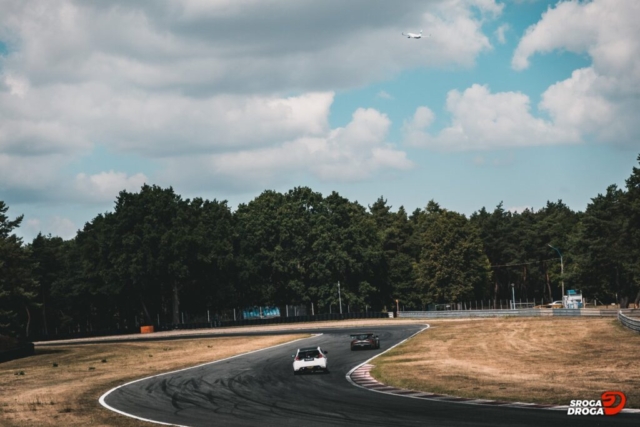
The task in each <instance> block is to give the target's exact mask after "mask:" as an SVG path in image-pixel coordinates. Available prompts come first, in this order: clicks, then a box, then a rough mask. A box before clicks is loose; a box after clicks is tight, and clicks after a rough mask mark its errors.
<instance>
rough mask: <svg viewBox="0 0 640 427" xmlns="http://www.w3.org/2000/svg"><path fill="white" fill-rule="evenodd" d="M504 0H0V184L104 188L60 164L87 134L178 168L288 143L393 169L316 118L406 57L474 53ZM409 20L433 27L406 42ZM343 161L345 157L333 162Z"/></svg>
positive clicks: (390, 161) (60, 194)
mask: <svg viewBox="0 0 640 427" xmlns="http://www.w3.org/2000/svg"><path fill="white" fill-rule="evenodd" d="M283 7H286V10H287V13H281V10H282V8H283ZM502 7H503V6H502V5H501V4H499V3H497V1H496V0H434V1H431V2H427V3H425V2H424V1H422V0H407V1H403V2H402V3H401V4H395V3H394V4H391V3H385V2H378V3H374V4H372V3H371V2H369V1H365V0H353V1H350V2H346V3H345V2H342V1H338V0H326V1H322V2H317V1H313V0H301V1H298V2H295V4H292V3H291V2H288V1H286V0H266V1H263V0H260V1H258V0H245V1H243V2H231V1H228V0H217V1H205V2H203V1H188V0H182V1H175V2H168V3H167V2H143V3H132V2H128V1H114V2H108V3H103V2H83V1H73V0H33V1H29V2H4V3H2V5H1V6H0V39H1V40H2V41H3V43H4V44H5V45H6V46H7V50H8V53H7V54H3V55H0V70H2V71H1V72H0V188H1V189H2V190H3V191H4V192H5V194H11V195H13V197H14V198H16V197H17V198H18V199H20V200H27V199H32V200H35V199H39V200H42V199H43V198H53V199H57V200H62V199H71V200H74V201H75V200H76V196H74V195H73V194H71V192H70V191H69V190H68V188H71V187H74V185H77V186H79V187H78V188H79V189H80V190H82V191H80V192H79V193H78V194H79V195H84V196H85V197H88V199H87V200H88V202H91V203H93V202H95V200H96V199H100V200H102V199H103V198H106V197H107V194H108V193H110V192H111V191H112V189H113V188H112V187H109V186H108V185H107V184H106V183H105V182H102V183H101V182H99V181H95V179H94V178H95V176H94V177H89V176H84V175H83V176H82V177H80V178H77V181H76V182H75V183H73V174H71V178H69V177H68V176H65V175H64V174H67V175H69V173H68V169H69V168H70V165H76V166H77V164H78V162H80V161H81V159H82V158H83V157H85V156H87V155H88V154H89V153H91V152H92V151H93V150H94V149H95V147H96V145H100V146H102V147H105V149H106V150H108V151H109V152H112V153H114V154H115V155H121V154H123V153H124V154H130V153H134V154H136V155H137V156H139V158H143V159H152V161H155V159H162V160H161V162H159V163H161V164H162V165H180V167H181V169H180V170H175V169H173V170H167V171H159V172H158V174H159V175H160V176H170V175H172V174H175V175H176V176H178V177H180V178H181V179H182V178H184V179H187V178H189V179H187V180H188V181H189V180H190V181H191V182H196V181H198V176H197V175H196V173H195V172H193V168H192V167H191V166H190V164H189V163H188V162H184V161H183V159H184V158H203V159H221V158H222V159H224V158H229V159H236V160H237V159H240V158H242V156H247V153H250V154H251V155H250V156H249V157H250V158H251V159H253V156H255V155H256V154H255V153H263V154H265V155H279V154H274V153H278V152H279V151H278V150H280V151H282V150H284V149H285V148H284V147H289V146H288V145H287V144H291V145H292V146H291V147H290V148H291V150H292V152H291V153H289V152H286V153H284V154H283V155H285V157H286V156H292V155H293V153H298V154H297V155H299V156H302V157H303V158H304V159H305V160H304V162H306V163H305V164H306V165H307V166H308V167H307V169H306V170H308V171H310V172H311V173H312V174H315V175H316V176H323V177H326V176H342V175H344V176H347V175H349V176H353V177H363V176H370V175H371V174H373V173H375V172H376V171H381V170H385V169H402V168H404V167H407V165H408V160H407V159H406V155H405V154H404V153H403V152H400V151H398V150H396V149H394V148H390V147H389V146H387V145H385V144H386V143H382V142H377V143H376V144H377V145H375V147H368V148H367V149H365V151H363V152H362V153H356V152H354V150H355V148H353V149H349V150H346V149H345V148H344V147H343V146H339V147H338V145H339V144H346V143H345V142H340V143H339V142H338V141H339V140H340V137H339V136H335V135H334V134H333V133H332V131H331V130H330V129H329V125H328V118H329V108H330V106H331V104H332V102H333V91H334V90H339V89H345V88H353V87H362V86H363V85H366V84H369V83H371V82H374V81H378V80H380V79H384V78H390V77H392V76H394V75H395V74H397V73H399V72H400V71H402V70H404V69H411V68H418V67H447V68H452V67H453V68H455V67H468V66H472V65H473V64H474V62H475V59H476V57H477V56H478V55H479V54H480V53H481V52H483V51H486V50H489V49H491V44H490V42H489V39H488V38H487V37H486V36H485V35H484V34H483V32H482V25H483V24H484V23H485V22H486V21H487V20H488V19H493V18H494V17H496V16H498V15H499V14H500V13H501V10H502ZM336 11H339V13H336ZM327 23H330V24H327ZM407 25H410V26H412V27H416V28H424V29H425V31H426V32H431V33H432V34H433V37H432V38H431V39H429V40H428V42H426V40H422V42H421V43H408V41H407V40H406V39H404V38H402V37H401V36H400V33H401V32H402V31H404V30H405V29H406V28H405V27H406V26H407ZM292 35H293V36H292ZM382 95H383V96H384V94H382ZM358 120H360V119H358ZM358 120H355V121H356V122H357V121H358ZM343 132H347V129H345V130H343ZM359 132H364V131H363V130H360V131H359ZM339 133H340V132H338V134H339ZM332 135H333V136H332ZM336 135H337V134H336ZM314 141H315V142H314ZM318 141H322V143H323V144H324V147H325V148H323V149H321V152H322V153H323V156H324V157H322V161H321V162H319V163H317V164H316V163H315V162H313V161H310V160H308V159H309V155H310V154H309V153H310V152H311V151H309V150H311V149H312V148H310V147H315V145H317V144H319V142H318ZM314 144H315V145H314ZM321 145H322V144H321ZM347 145H348V144H347ZM305 147H306V148H305ZM314 149H320V148H314ZM225 156H227V157H225ZM234 156H235V157H234ZM251 161H254V160H251ZM331 162H335V163H331ZM345 164H348V165H352V166H353V165H356V166H355V167H353V168H351V169H349V170H348V171H344V168H343V166H344V165H345ZM103 166H104V167H103V169H104V170H109V169H110V168H111V165H107V164H105V165H103ZM176 167H177V166H176ZM265 168H266V169H269V168H268V167H265ZM241 169H246V167H243V168H241ZM74 170H77V169H74ZM220 170H224V167H222V166H220ZM269 170H271V172H270V173H273V174H277V173H278V171H277V170H272V169H269ZM300 170H302V169H300ZM116 175H117V174H116ZM185 177H186V178H185ZM69 179H71V181H72V183H71V184H72V185H69ZM129 179H133V177H126V179H125V181H126V180H129ZM354 179H355V178H354ZM105 180H107V181H109V182H113V183H114V185H115V183H120V184H123V183H126V182H124V181H122V180H123V178H121V177H119V176H115V175H108V179H107V178H105ZM101 185H103V187H101ZM88 189H93V190H95V192H92V191H93V190H92V191H89V190H88Z"/></svg>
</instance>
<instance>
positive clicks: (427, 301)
mask: <svg viewBox="0 0 640 427" xmlns="http://www.w3.org/2000/svg"><path fill="white" fill-rule="evenodd" d="M638 161H639V162H640V156H638ZM594 192H595V191H594ZM8 211H9V206H8V205H7V204H6V203H5V202H3V201H0V334H3V335H10V336H14V337H19V338H23V339H24V338H29V337H33V336H48V335H55V334H56V333H58V332H59V331H65V330H80V329H83V330H100V329H113V328H121V327H122V325H123V324H129V325H133V324H134V322H135V323H136V324H155V323H157V322H161V323H166V324H178V323H181V322H182V321H183V318H181V313H185V312H186V313H207V312H208V313H212V314H213V315H215V316H218V317H224V316H228V315H229V314H228V313H229V312H230V310H232V309H234V308H237V309H242V308H245V307H252V306H275V307H284V306H285V305H287V304H292V305H298V306H306V307H308V306H310V305H312V304H313V307H314V310H315V313H328V312H329V311H330V310H332V309H333V310H334V312H335V310H336V307H337V304H338V298H341V301H342V303H343V304H344V305H345V306H346V305H348V306H349V307H350V310H352V311H363V312H364V311H365V310H369V311H371V310H375V311H386V310H391V309H392V307H394V306H395V304H396V300H398V301H399V302H400V304H401V305H402V307H404V309H406V310H409V309H415V310H426V309H428V308H429V307H432V305H433V304H442V303H456V302H463V301H472V300H484V301H498V300H501V299H503V300H506V299H509V298H511V295H512V289H511V284H514V285H515V288H514V289H515V293H516V294H517V295H518V297H519V298H520V299H522V300H524V299H525V298H528V299H536V300H544V301H547V302H551V301H553V300H558V299H560V298H561V290H560V289H561V284H562V283H564V286H565V289H580V290H582V292H583V295H584V296H585V297H586V298H587V299H589V300H591V301H595V302H597V303H598V304H610V303H617V304H619V305H620V307H622V308H625V307H627V306H628V304H629V303H631V302H635V303H638V301H639V300H640V263H639V262H638V261H639V257H640V169H639V168H636V167H634V168H633V171H632V173H631V175H630V176H629V178H628V179H627V180H626V185H625V187H624V188H618V187H617V186H616V185H611V186H609V187H608V188H607V189H606V191H605V192H604V193H600V194H597V196H595V197H593V198H592V199H591V201H590V203H589V204H588V206H587V208H586V209H585V211H584V212H574V211H572V210H571V209H570V208H569V207H567V206H566V205H565V204H564V203H563V202H562V201H560V200H559V201H557V202H547V204H546V206H544V207H543V208H541V209H539V210H524V211H523V212H510V211H508V210H505V208H504V207H503V205H502V203H500V204H499V205H498V206H496V207H495V208H493V210H487V209H485V208H484V207H483V208H481V209H479V210H478V211H476V212H474V213H473V214H471V215H470V216H469V217H467V216H465V215H463V214H460V213H456V212H453V211H451V210H447V209H446V208H444V207H442V206H440V205H439V204H438V203H437V202H435V201H433V200H431V201H429V202H428V203H427V204H426V206H425V207H424V208H422V209H416V210H414V211H413V212H407V211H406V210H405V209H404V208H403V207H402V206H400V207H399V208H397V209H395V210H394V209H393V207H392V206H389V205H388V203H387V201H386V200H385V199H384V198H383V197H380V198H379V199H378V200H376V201H375V202H374V203H373V204H371V205H369V206H366V207H365V206H363V205H361V204H359V203H358V202H352V201H350V200H348V199H346V198H344V197H342V196H340V195H339V194H338V193H337V192H333V193H331V194H329V195H327V196H323V195H322V194H320V193H317V192H314V191H313V190H312V189H310V188H308V187H297V188H293V189H291V190H289V191H288V192H286V193H284V194H282V193H279V192H275V191H264V192H263V193H262V194H260V195H259V196H258V197H256V198H255V199H254V200H252V201H250V202H249V203H246V204H241V205H239V206H238V207H237V209H236V210H235V211H233V210H232V209H231V208H230V207H229V206H228V205H227V202H226V201H218V200H213V201H209V200H203V199H201V198H194V199H184V198H182V197H181V196H180V195H179V194H176V193H175V191H174V190H173V189H172V188H161V187H158V186H155V185H154V186H149V185H144V186H143V187H142V188H141V189H140V191H139V192H137V193H130V192H127V191H122V192H120V194H119V195H118V197H117V199H116V201H115V205H114V207H113V210H112V211H110V212H106V213H102V214H99V215H97V216H96V217H95V218H93V219H92V220H91V221H89V222H87V223H86V224H85V225H84V227H83V228H82V229H81V230H78V232H77V234H76V236H75V237H74V238H72V239H70V240H63V239H62V238H60V237H56V236H52V235H42V234H39V235H38V236H37V237H35V238H34V239H33V241H32V242H30V243H27V242H23V241H22V239H21V238H19V237H17V236H16V234H15V230H16V229H18V227H20V224H21V221H22V219H23V217H22V216H21V215H19V216H17V217H14V218H13V219H11V218H10V216H9V213H8ZM560 255H562V264H561V262H560V259H561V258H560ZM562 267H563V268H562ZM338 282H340V291H341V293H340V296H339V295H338V293H337V283H338Z"/></svg>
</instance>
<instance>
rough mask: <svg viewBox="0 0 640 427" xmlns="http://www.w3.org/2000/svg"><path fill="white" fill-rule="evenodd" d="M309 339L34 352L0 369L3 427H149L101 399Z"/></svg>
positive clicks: (60, 348) (208, 340) (214, 340)
mask: <svg viewBox="0 0 640 427" xmlns="http://www.w3.org/2000/svg"><path fill="white" fill-rule="evenodd" d="M307 336H309V335H280V336H261V337H251V338H250V339H247V338H246V337H234V338H200V339H184V340H173V341H164V342H135V343H118V344H86V345H67V346H56V347H36V355H35V356H32V357H27V358H24V359H18V360H13V361H10V362H5V363H2V364H0V425H2V426H6V427H18V426H88V425H91V426H114V425H117V426H149V425H150V424H149V423H145V422H142V421H137V420H134V419H132V418H128V417H124V416H122V415H118V414H116V413H114V412H112V411H109V410H107V409H105V408H103V407H102V406H100V404H99V403H98V399H99V398H100V396H101V395H102V394H103V393H105V392H106V391H108V390H110V389H112V388H113V387H116V386H118V385H121V384H123V383H125V382H128V381H131V380H134V379H138V378H143V377H145V376H149V375H153V374H157V373H161V372H167V371H172V370H176V369H180V368H186V367H189V366H194V365H198V364H201V363H206V362H211V361H213V360H218V359H223V358H225V357H230V356H233V355H236V354H239V353H244V352H247V351H251V350H257V349H260V348H264V347H269V346H272V345H276V344H280V343H284V342H287V341H291V340H294V339H297V338H303V337H307ZM54 364H56V365H57V366H54Z"/></svg>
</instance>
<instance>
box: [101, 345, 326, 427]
mask: <svg viewBox="0 0 640 427" xmlns="http://www.w3.org/2000/svg"><path fill="white" fill-rule="evenodd" d="M320 335H322V334H314V335H313V336H310V337H307V338H299V339H297V340H293V341H289V342H285V343H282V344H277V345H273V346H271V347H266V348H261V349H258V350H253V351H248V352H246V353H242V354H236V355H235V356H231V357H227V358H224V359H220V360H214V361H213V362H207V363H201V364H200V365H196V366H191V367H189V368H184V369H178V370H175V371H170V372H163V373H162V374H156V375H151V376H148V377H144V378H140V379H138V380H133V381H129V382H128V383H126V384H122V385H119V386H118V387H115V388H112V389H111V390H109V391H108V392H106V393H105V394H103V395H102V396H100V399H99V400H98V401H99V402H100V404H101V405H102V406H104V407H105V408H107V409H109V410H111V411H113V412H117V413H118V414H120V415H124V416H127V417H130V418H135V419H136V420H140V421H146V422H149V423H155V424H161V425H165V426H177V427H189V426H184V425H181V424H174V423H164V422H162V421H156V420H150V419H147V418H142V417H138V416H136V415H133V414H129V413H127V412H124V411H121V410H119V409H116V408H114V407H112V406H109V405H108V404H107V403H106V402H105V401H104V400H105V399H106V397H107V396H109V394H111V393H112V392H114V391H116V390H117V389H119V388H121V387H126V386H128V385H129V384H134V383H137V382H140V381H144V380H148V379H149V378H156V377H161V376H163V375H169V374H175V373H176V372H182V371H188V370H189V369H195V368H199V367H201V366H207V365H213V364H214V363H220V362H224V361H226V360H231V359H235V358H236V357H241V356H246V355H247V354H252V353H257V352H259V351H264V350H270V349H272V348H276V347H281V346H284V345H289V344H291V343H294V342H297V341H302V340H308V339H311V338H317V337H319V336H320Z"/></svg>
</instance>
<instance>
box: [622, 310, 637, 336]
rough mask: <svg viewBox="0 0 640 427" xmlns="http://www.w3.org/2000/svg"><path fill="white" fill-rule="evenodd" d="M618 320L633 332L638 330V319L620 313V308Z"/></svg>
mask: <svg viewBox="0 0 640 427" xmlns="http://www.w3.org/2000/svg"><path fill="white" fill-rule="evenodd" d="M618 320H619V321H620V323H622V326H624V327H625V328H629V329H631V330H632V331H635V332H640V320H638V319H632V318H631V317H628V316H625V315H624V314H622V310H620V311H619V312H618Z"/></svg>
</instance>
